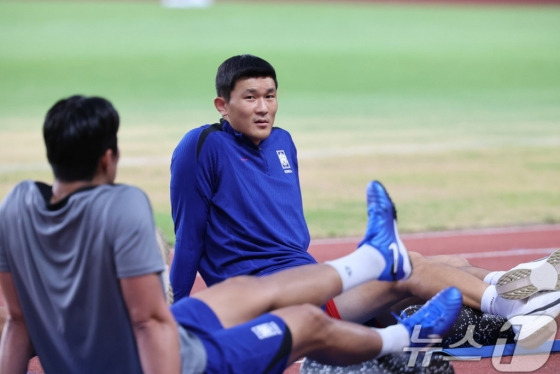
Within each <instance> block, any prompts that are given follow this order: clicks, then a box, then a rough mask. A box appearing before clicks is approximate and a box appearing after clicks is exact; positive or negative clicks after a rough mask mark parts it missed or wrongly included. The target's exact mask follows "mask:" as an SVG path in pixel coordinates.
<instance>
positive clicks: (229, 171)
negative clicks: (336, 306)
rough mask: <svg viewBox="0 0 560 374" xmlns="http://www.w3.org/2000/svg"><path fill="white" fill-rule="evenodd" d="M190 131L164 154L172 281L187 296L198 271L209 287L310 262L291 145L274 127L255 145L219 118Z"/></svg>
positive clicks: (287, 136)
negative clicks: (218, 123) (217, 124)
mask: <svg viewBox="0 0 560 374" xmlns="http://www.w3.org/2000/svg"><path fill="white" fill-rule="evenodd" d="M209 126H210V125H204V126H201V127H199V128H196V129H193V130H191V131H189V132H188V133H187V134H186V135H185V136H184V137H183V139H182V140H181V141H180V142H179V144H178V145H177V147H176V148H175V151H174V153H173V157H172V161H171V186H170V190H171V191H170V192H171V208H172V216H173V220H174V223H175V235H176V242H175V255H174V260H173V264H172V267H171V274H170V278H171V285H172V286H173V291H174V297H175V299H176V300H178V299H180V298H182V297H185V296H187V295H188V294H189V293H190V290H191V288H192V286H193V283H194V280H195V277H196V272H197V271H199V272H200V274H201V275H202V277H203V279H204V281H205V282H206V284H207V285H208V286H211V285H212V284H215V283H217V282H220V281H223V280H224V279H226V278H229V277H232V276H235V275H247V274H251V275H264V274H269V273H273V272H276V271H278V270H280V269H284V268H289V267H294V266H299V265H304V264H311V263H316V261H315V260H314V259H313V258H312V256H311V255H310V254H308V253H307V248H308V246H309V240H310V238H309V230H308V228H307V224H306V222H305V217H304V214H303V206H302V197H301V189H300V183H299V175H298V161H297V151H296V148H295V145H294V143H293V141H292V138H291V136H290V134H289V133H288V132H287V131H285V130H283V129H280V128H277V127H274V128H273V129H272V132H271V134H270V136H269V137H268V138H267V139H265V140H263V141H261V142H260V144H259V146H256V145H255V144H254V143H252V142H251V141H250V140H249V139H248V138H246V137H245V136H244V135H243V134H241V133H238V132H236V131H235V130H234V129H233V128H232V127H231V125H230V124H229V123H228V122H226V121H223V122H222V129H221V130H219V131H213V132H209V133H208V134H207V136H206V137H205V138H204V141H203V142H200V143H199V139H200V136H201V134H202V133H203V132H204V130H205V129H207V128H208V127H209Z"/></svg>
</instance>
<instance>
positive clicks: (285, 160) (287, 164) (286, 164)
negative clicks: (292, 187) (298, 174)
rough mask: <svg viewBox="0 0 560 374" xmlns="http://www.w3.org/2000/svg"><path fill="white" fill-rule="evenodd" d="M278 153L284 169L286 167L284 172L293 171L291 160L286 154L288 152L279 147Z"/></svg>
mask: <svg viewBox="0 0 560 374" xmlns="http://www.w3.org/2000/svg"><path fill="white" fill-rule="evenodd" d="M276 154H277V155H278V159H279V160H280V165H282V169H284V173H291V172H292V167H291V166H290V162H289V161H288V156H286V152H284V151H283V150H281V149H279V150H277V151H276Z"/></svg>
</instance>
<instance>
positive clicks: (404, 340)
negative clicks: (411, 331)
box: [374, 323, 410, 357]
mask: <svg viewBox="0 0 560 374" xmlns="http://www.w3.org/2000/svg"><path fill="white" fill-rule="evenodd" d="M374 330H375V331H377V332H378V333H379V335H380V336H381V342H382V344H383V345H382V347H381V352H379V354H378V355H377V357H381V356H385V355H387V354H389V353H397V352H399V353H400V352H402V351H403V348H405V347H408V346H409V345H410V335H408V330H407V328H406V327H404V325H402V324H400V323H397V324H396V325H391V326H388V327H386V328H383V329H377V328H374Z"/></svg>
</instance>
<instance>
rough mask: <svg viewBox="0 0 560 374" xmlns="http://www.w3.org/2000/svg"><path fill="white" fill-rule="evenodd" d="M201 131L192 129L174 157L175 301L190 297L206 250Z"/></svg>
mask: <svg viewBox="0 0 560 374" xmlns="http://www.w3.org/2000/svg"><path fill="white" fill-rule="evenodd" d="M200 133H201V131H198V129H197V130H193V131H191V132H189V133H187V135H185V137H184V138H183V139H182V140H181V142H180V143H179V144H178V146H177V147H176V149H175V151H174V152H173V157H172V160H171V182H170V196H171V214H172V216H173V221H174V224H175V254H174V256H173V263H172V265H171V272H170V282H171V286H172V287H173V295H174V299H175V300H179V299H181V298H183V297H185V296H188V295H189V294H190V292H191V289H192V287H193V284H194V281H195V279H196V274H197V271H198V267H199V264H200V259H201V257H202V255H203V252H204V250H205V248H204V243H205V240H204V238H205V233H206V222H207V216H208V202H207V199H208V197H207V196H204V195H208V194H209V192H208V188H205V191H202V193H201V191H200V188H202V189H204V186H205V185H206V184H205V183H200V182H201V181H199V176H198V175H197V155H196V148H197V143H198V138H199V135H200Z"/></svg>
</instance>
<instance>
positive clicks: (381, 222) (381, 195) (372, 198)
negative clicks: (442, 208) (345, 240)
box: [360, 181, 412, 281]
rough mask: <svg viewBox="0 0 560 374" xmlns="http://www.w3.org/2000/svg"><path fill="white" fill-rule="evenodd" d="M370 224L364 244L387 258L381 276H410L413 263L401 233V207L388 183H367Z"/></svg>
mask: <svg viewBox="0 0 560 374" xmlns="http://www.w3.org/2000/svg"><path fill="white" fill-rule="evenodd" d="M367 204H368V205H367V206H368V224H367V228H366V235H365V237H364V239H363V240H362V242H361V243H360V246H361V245H364V244H368V245H370V246H372V247H374V248H375V249H376V250H377V251H379V253H381V254H382V255H383V258H384V259H385V269H384V270H383V272H382V273H381V275H380V277H379V280H384V281H396V280H402V279H406V278H408V277H410V274H411V273H412V264H411V262H410V258H409V256H408V251H407V250H406V247H405V246H404V244H403V242H402V241H401V239H400V237H399V232H398V229H397V211H396V209H395V206H394V205H393V202H392V201H391V198H390V197H389V194H388V193H387V191H386V190H385V187H383V185H382V184H381V183H380V182H378V181H372V182H370V183H369V185H368V186H367Z"/></svg>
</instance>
